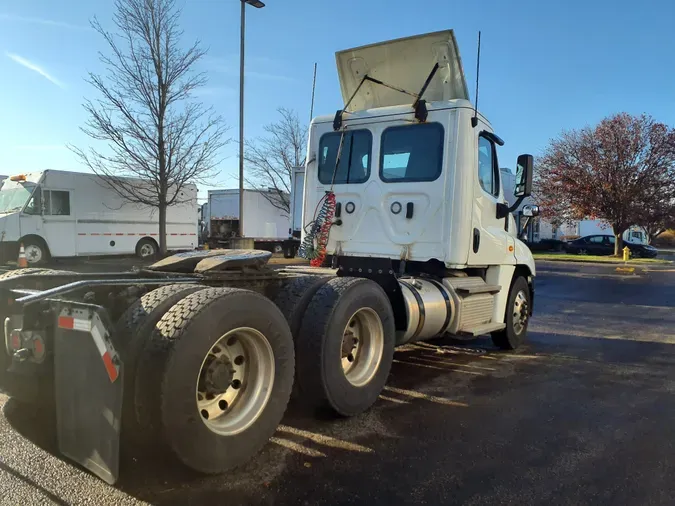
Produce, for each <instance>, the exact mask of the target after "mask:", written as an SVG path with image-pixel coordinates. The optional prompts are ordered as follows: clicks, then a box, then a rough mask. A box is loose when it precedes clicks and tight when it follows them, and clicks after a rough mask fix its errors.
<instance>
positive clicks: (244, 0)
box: [239, 0, 265, 237]
mask: <svg viewBox="0 0 675 506" xmlns="http://www.w3.org/2000/svg"><path fill="white" fill-rule="evenodd" d="M240 2H241V26H240V28H239V31H240V34H241V43H240V46H239V237H244V53H245V44H246V42H245V40H246V4H249V5H251V6H253V7H256V8H257V9H261V8H263V7H265V4H264V3H263V2H261V1H260V0H240Z"/></svg>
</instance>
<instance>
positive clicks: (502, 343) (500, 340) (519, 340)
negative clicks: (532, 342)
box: [492, 276, 530, 350]
mask: <svg viewBox="0 0 675 506" xmlns="http://www.w3.org/2000/svg"><path fill="white" fill-rule="evenodd" d="M529 311H530V287H529V286H528V285H527V280H526V279H525V278H524V277H522V276H518V277H517V278H515V279H514V280H513V283H511V289H510V291H509V299H508V300H507V301H506V314H505V316H504V323H506V328H505V329H504V330H500V331H499V332H493V333H492V342H493V343H494V345H495V346H497V347H498V348H501V349H502V350H515V349H516V348H518V347H519V346H520V345H521V344H523V341H524V340H525V336H526V334H527V325H528V323H529V321H530V313H529Z"/></svg>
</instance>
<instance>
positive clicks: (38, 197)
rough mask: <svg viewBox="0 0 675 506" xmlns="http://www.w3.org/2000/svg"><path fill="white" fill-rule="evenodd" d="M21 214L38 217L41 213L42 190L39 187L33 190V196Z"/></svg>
mask: <svg viewBox="0 0 675 506" xmlns="http://www.w3.org/2000/svg"><path fill="white" fill-rule="evenodd" d="M23 212H24V213H26V214H34V215H39V214H40V213H41V212H42V190H41V189H40V187H39V186H38V187H37V188H35V190H33V195H32V196H31V198H30V200H29V201H28V204H26V208H25V209H24V211H23Z"/></svg>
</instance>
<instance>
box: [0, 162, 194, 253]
mask: <svg viewBox="0 0 675 506" xmlns="http://www.w3.org/2000/svg"><path fill="white" fill-rule="evenodd" d="M138 184H139V185H143V184H147V183H144V182H143V181H140V180H139V181H138ZM182 193H183V194H184V195H182V196H181V197H180V199H181V202H180V203H179V204H176V205H172V206H170V207H169V208H168V209H167V226H166V234H167V237H166V240H167V246H168V249H169V250H173V251H176V250H191V249H195V248H196V246H197V232H198V225H197V187H196V186H195V185H188V186H186V187H184V188H183V190H182ZM158 227H159V218H158V213H157V210H156V209H155V208H151V207H147V206H142V205H139V204H132V203H129V202H125V201H124V200H123V199H122V198H121V197H120V196H119V195H118V194H117V193H116V192H115V191H114V190H113V189H111V188H110V187H109V186H107V184H106V183H105V181H104V179H103V178H102V177H100V176H97V175H94V174H87V173H81V172H68V171H61V170H46V171H43V172H35V173H29V174H18V175H14V176H10V177H9V178H7V179H6V180H5V181H4V184H3V185H2V188H1V189H0V229H1V230H2V236H1V237H0V245H1V247H2V253H3V258H4V260H5V261H7V260H16V257H17V253H18V247H19V244H23V245H24V248H25V251H26V259H27V260H28V263H29V264H33V265H37V264H40V263H43V262H45V261H46V260H47V259H48V258H50V257H54V258H62V257H76V256H96V255H129V254H136V255H138V256H140V257H152V256H154V255H155V254H156V253H157V252H158V250H159V246H158V245H159V229H158Z"/></svg>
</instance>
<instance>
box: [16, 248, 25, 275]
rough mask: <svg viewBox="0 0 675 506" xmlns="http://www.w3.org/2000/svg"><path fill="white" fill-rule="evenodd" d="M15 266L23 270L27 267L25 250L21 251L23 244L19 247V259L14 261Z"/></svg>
mask: <svg viewBox="0 0 675 506" xmlns="http://www.w3.org/2000/svg"><path fill="white" fill-rule="evenodd" d="M16 264H17V265H18V266H19V269H25V268H26V267H28V260H26V250H25V249H23V243H21V245H20V246H19V259H18V260H17V261H16Z"/></svg>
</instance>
